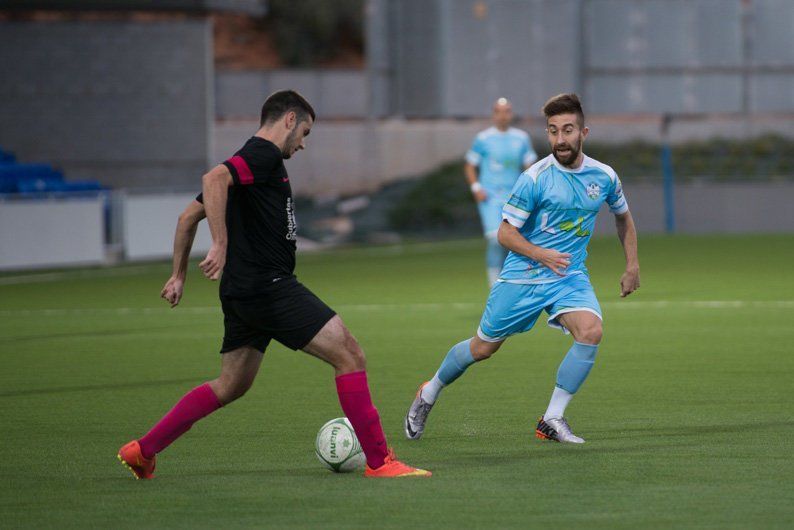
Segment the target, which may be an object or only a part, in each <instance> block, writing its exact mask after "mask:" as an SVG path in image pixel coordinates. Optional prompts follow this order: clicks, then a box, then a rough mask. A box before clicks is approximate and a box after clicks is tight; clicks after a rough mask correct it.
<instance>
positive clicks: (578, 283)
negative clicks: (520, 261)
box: [477, 274, 602, 342]
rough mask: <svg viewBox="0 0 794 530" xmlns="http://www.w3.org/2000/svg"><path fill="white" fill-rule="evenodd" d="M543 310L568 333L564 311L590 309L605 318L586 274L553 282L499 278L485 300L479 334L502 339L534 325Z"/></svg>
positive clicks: (485, 337)
mask: <svg viewBox="0 0 794 530" xmlns="http://www.w3.org/2000/svg"><path fill="white" fill-rule="evenodd" d="M542 311H546V313H548V314H549V318H548V321H547V323H548V325H549V326H551V327H553V328H557V329H560V330H562V331H563V332H564V333H566V334H567V333H568V330H567V329H565V327H564V326H563V325H562V324H561V323H560V321H559V317H560V315H562V314H565V313H572V312H574V311H589V312H590V313H593V314H594V315H596V316H597V317H598V318H599V319H601V318H602V317H601V306H600V305H599V304H598V299H597V298H596V295H595V292H594V291H593V286H592V285H590V279H589V278H588V277H587V275H586V274H572V275H570V276H568V277H566V278H563V279H562V280H559V281H556V282H553V283H537V284H529V285H526V284H517V283H507V282H496V283H495V284H494V286H493V287H492V288H491V294H490V295H489V296H488V302H487V303H486V304H485V312H484V313H483V315H482V320H480V327H479V328H478V329H477V336H478V337H480V338H481V339H482V340H484V341H488V342H500V341H503V340H504V339H506V338H507V337H509V336H511V335H515V334H516V333H523V332H525V331H529V330H530V329H532V327H533V326H534V325H535V322H537V320H538V317H539V316H540V313H541V312H542Z"/></svg>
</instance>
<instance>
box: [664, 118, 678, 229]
mask: <svg viewBox="0 0 794 530" xmlns="http://www.w3.org/2000/svg"><path fill="white" fill-rule="evenodd" d="M672 121H673V115H672V114H664V115H662V127H661V133H662V134H661V137H662V153H661V154H662V177H663V179H664V226H665V231H666V232H667V233H668V234H672V233H674V232H675V182H674V180H675V179H674V175H673V153H672V149H671V148H670V124H671V122H672Z"/></svg>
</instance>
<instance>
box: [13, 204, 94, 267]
mask: <svg viewBox="0 0 794 530" xmlns="http://www.w3.org/2000/svg"><path fill="white" fill-rule="evenodd" d="M104 234H105V222H104V200H103V199H102V198H94V199H70V200H59V199H52V200H45V201H13V202H12V201H0V270H3V269H32V268H43V267H56V266H63V265H92V264H98V263H102V262H104V260H105V237H104Z"/></svg>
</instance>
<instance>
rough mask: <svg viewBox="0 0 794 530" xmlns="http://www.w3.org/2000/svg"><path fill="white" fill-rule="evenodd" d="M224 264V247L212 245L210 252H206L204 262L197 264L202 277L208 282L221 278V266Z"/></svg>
mask: <svg viewBox="0 0 794 530" xmlns="http://www.w3.org/2000/svg"><path fill="white" fill-rule="evenodd" d="M225 264H226V247H222V246H220V245H216V244H215V243H213V244H212V246H211V247H210V251H209V252H207V257H206V258H204V261H202V262H201V263H199V268H201V272H203V273H204V276H206V277H207V278H209V279H210V280H217V279H218V278H220V277H221V272H222V271H223V266H224V265H225Z"/></svg>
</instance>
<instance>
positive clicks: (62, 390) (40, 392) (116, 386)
mask: <svg viewBox="0 0 794 530" xmlns="http://www.w3.org/2000/svg"><path fill="white" fill-rule="evenodd" d="M206 379H208V377H206V376H196V377H186V378H182V379H165V380H159V381H138V382H134V383H113V384H111V383H107V384H103V385H81V386H56V387H52V388H37V389H26V390H12V391H9V392H0V398H7V397H18V396H45V395H49V394H68V393H70V392H90V391H92V390H121V389H131V388H148V387H153V386H164V385H175V384H178V383H196V382H199V381H204V380H206Z"/></svg>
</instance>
